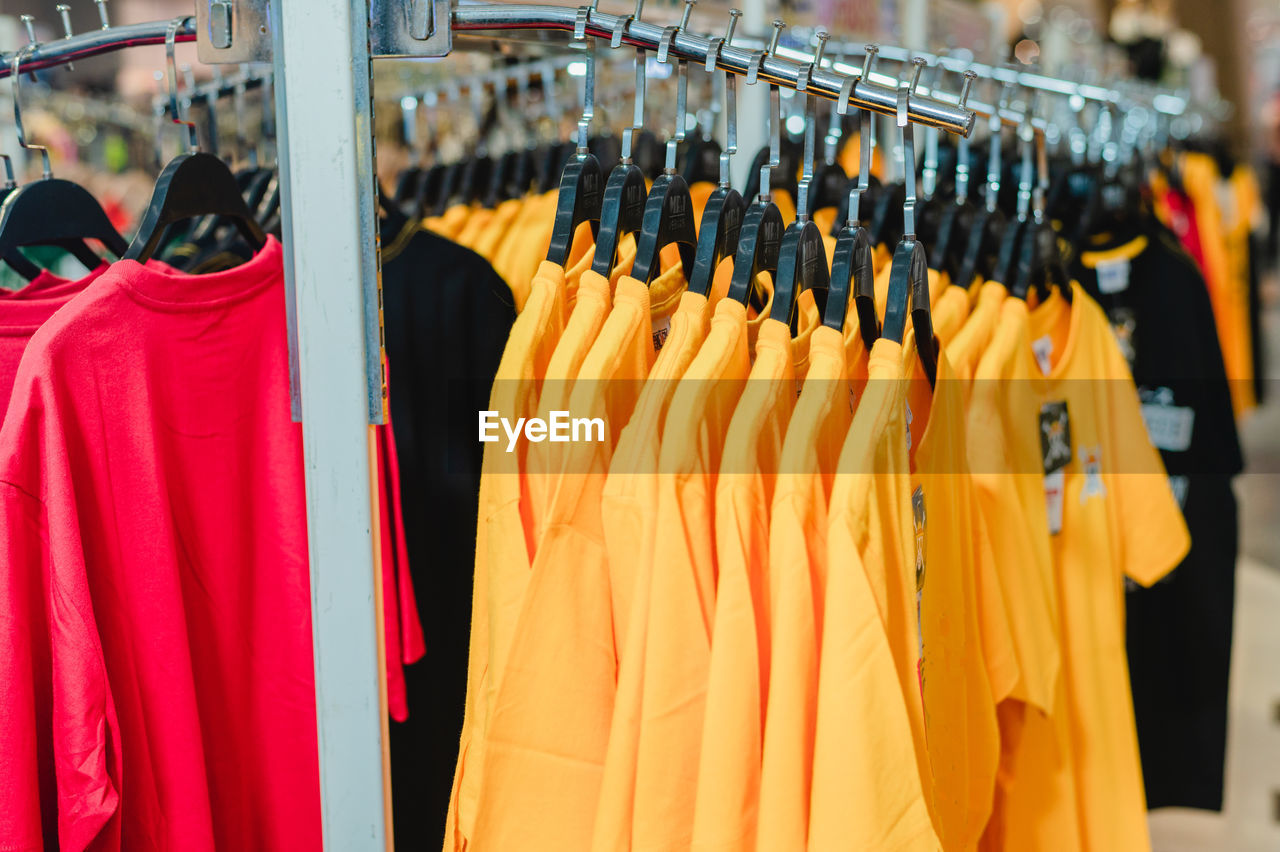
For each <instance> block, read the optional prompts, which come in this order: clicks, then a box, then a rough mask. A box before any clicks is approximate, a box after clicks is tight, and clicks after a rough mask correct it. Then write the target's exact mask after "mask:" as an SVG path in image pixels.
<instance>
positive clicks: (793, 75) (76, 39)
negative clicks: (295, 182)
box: [0, 4, 974, 136]
mask: <svg viewBox="0 0 1280 852" xmlns="http://www.w3.org/2000/svg"><path fill="white" fill-rule="evenodd" d="M577 18H578V8H577V7H574V6H535V5H496V4H493V5H491V4H477V5H470V4H465V5H458V6H455V7H454V9H453V10H452V26H453V30H454V32H455V33H459V34H470V35H478V34H480V33H484V32H495V31H496V32H501V31H521V30H560V31H565V32H569V33H572V31H573V29H574V24H575V22H576V21H577ZM168 26H169V22H168V21H151V22H148V23H142V24H126V25H123V26H112V27H108V28H103V29H99V30H92V31H89V32H85V33H81V34H80V35H75V36H72V37H70V38H63V39H57V40H54V41H50V42H47V43H43V44H40V45H38V46H35V47H31V48H24V50H26V51H27V55H26V58H24V60H23V61H22V64H21V70H22V71H24V72H28V71H39V70H41V69H43V68H50V67H52V66H55V65H62V64H65V63H67V62H72V61H75V60H77V59H84V58H86V57H90V56H97V55H99V54H102V53H109V52H111V51H114V50H119V49H121V48H124V47H134V46H139V45H153V44H154V45H158V44H164V40H165V30H166V28H167V27H168ZM619 27H621V28H622V29H623V30H624V32H623V33H622V37H621V41H622V42H624V43H626V44H628V45H631V46H633V47H644V48H647V49H649V50H653V51H656V50H657V49H658V47H659V45H660V43H661V41H662V35H663V30H664V27H661V26H659V25H657V24H651V23H647V22H645V21H641V20H637V19H634V18H633V17H631V16H621V15H610V14H608V13H606V12H600V11H596V10H591V11H590V12H589V14H588V15H587V21H586V35H589V36H595V37H597V38H604V39H609V38H610V37H612V36H613V34H614V32H615V31H616V30H618V29H619ZM195 38H196V20H195V18H194V17H188V18H186V19H185V20H184V21H183V23H182V24H181V25H180V26H179V28H178V34H177V41H179V42H189V41H195ZM714 41H715V39H713V38H712V37H710V36H705V35H700V34H697V33H693V32H689V31H686V30H681V31H680V32H678V33H677V34H676V35H675V38H674V39H672V41H671V46H670V51H671V52H672V53H674V54H675V55H676V57H677V58H683V59H687V60H690V61H693V62H699V63H705V62H706V60H707V53H708V51H709V50H711V49H712V46H713V42H714ZM762 52H763V51H754V50H748V49H745V48H742V47H736V46H728V45H724V46H721V47H720V48H719V51H718V54H717V56H716V58H715V60H714V61H715V67H716V68H719V69H722V70H724V71H727V72H729V73H731V74H737V75H741V76H746V74H747V72H748V69H749V67H750V66H751V65H752V64H753V61H752V60H753V59H759V54H761V53H762ZM2 58H3V60H4V70H3V71H0V77H4V76H7V75H8V74H9V67H8V66H9V62H8V60H9V59H10V58H11V54H9V53H5V54H3V55H2ZM758 68H759V71H758V74H759V77H760V78H761V79H762V80H764V81H765V82H766V83H776V84H778V85H780V86H786V87H787V88H791V89H794V88H795V87H796V85H797V82H798V80H799V78H800V75H801V72H802V71H805V70H807V68H808V63H806V62H796V61H793V60H791V59H787V58H785V57H782V56H778V55H772V54H771V55H766V56H764V57H763V60H762V61H759V62H758ZM846 79H848V78H847V76H846V75H843V74H839V73H836V72H834V71H832V70H830V69H829V68H821V69H814V71H813V73H812V75H811V76H810V78H809V85H808V90H809V91H811V92H812V93H813V94H815V95H818V96H819V97H823V98H827V99H828V100H836V99H838V98H839V97H840V93H841V89H842V87H843V86H844V84H845V81H846ZM849 103H850V104H851V105H852V106H854V107H856V108H859V109H870V110H873V111H875V112H880V113H884V114H885V115H896V114H897V89H896V88H895V87H892V86H884V85H880V84H877V83H872V82H870V81H861V80H860V81H858V83H857V84H856V85H855V86H853V88H852V94H851V96H850V97H849ZM907 117H908V119H909V120H910V121H912V122H915V123H917V124H921V125H924V126H926V127H937V128H939V129H942V130H947V131H949V132H952V133H961V134H964V135H966V136H967V135H968V134H969V133H970V132H971V131H972V129H973V123H974V114H973V112H972V111H971V110H968V109H965V108H964V107H962V106H960V105H959V104H956V103H947V102H945V101H943V100H940V99H938V98H934V97H926V96H923V95H915V96H913V97H912V98H911V100H910V105H909V109H908V112H907Z"/></svg>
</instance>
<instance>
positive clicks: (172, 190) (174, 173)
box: [124, 18, 267, 263]
mask: <svg viewBox="0 0 1280 852" xmlns="http://www.w3.org/2000/svg"><path fill="white" fill-rule="evenodd" d="M182 23H183V19H182V18H178V19H176V20H175V21H174V22H173V23H171V24H170V25H169V28H168V29H167V30H166V33H165V52H166V54H167V57H168V60H169V102H170V107H171V109H172V111H173V121H174V123H176V124H183V125H185V126H186V127H187V132H188V145H189V147H190V148H191V149H192V152H191V153H186V154H179V155H178V156H177V157H174V158H173V160H171V161H170V162H169V164H168V165H167V166H165V167H164V171H162V172H161V173H160V177H159V178H158V179H157V180H156V186H155V190H154V191H153V192H152V194H151V203H150V204H149V205H148V206H147V212H146V214H145V215H144V216H143V218H142V223H141V224H140V225H139V226H138V233H137V234H136V235H135V236H134V238H133V242H132V243H130V244H129V249H128V251H126V252H125V254H124V257H125V259H127V260H135V261H138V262H139V263H145V262H146V261H148V260H150V259H151V257H152V256H153V255H154V254H155V250H156V248H157V247H158V245H159V242H160V237H161V236H162V235H163V234H164V230H165V228H166V227H167V226H169V225H172V224H174V223H175V222H181V221H183V220H188V219H193V218H195V217H197V216H208V215H220V216H226V217H228V219H229V220H230V222H231V223H232V224H234V225H235V227H236V230H238V231H239V232H240V235H241V236H242V237H244V238H245V240H246V241H247V242H248V243H249V245H250V246H251V247H252V248H253V249H254V250H255V251H257V250H258V249H259V248H261V247H262V246H263V245H265V244H266V241H267V235H266V233H265V232H264V231H263V230H262V227H261V226H260V225H259V224H258V222H257V220H256V219H254V217H253V214H252V213H251V212H250V210H249V208H248V206H247V205H246V204H245V202H244V196H242V195H241V194H240V186H239V184H237V183H236V178H235V175H233V174H232V173H231V169H229V168H228V167H227V164H226V163H224V162H222V160H219V159H218V158H217V157H215V156H213V155H212V154H204V153H200V152H198V151H195V150H194V149H195V147H196V128H195V125H194V124H193V123H191V122H189V121H183V120H182V118H181V117H180V114H179V111H178V92H177V72H176V68H175V67H174V58H173V49H174V43H175V37H176V35H177V31H178V27H179V26H181V25H182Z"/></svg>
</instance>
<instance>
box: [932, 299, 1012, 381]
mask: <svg viewBox="0 0 1280 852" xmlns="http://www.w3.org/2000/svg"><path fill="white" fill-rule="evenodd" d="M977 294H978V297H977V299H976V300H975V301H974V303H973V311H972V313H970V314H969V318H968V319H967V320H965V322H964V325H962V326H961V327H960V330H959V331H957V332H956V333H955V334H954V335H953V336H952V337H951V339H950V340H949V341H947V345H946V349H947V359H948V360H949V361H951V367H952V369H953V370H954V371H955V374H956V377H957V378H959V379H960V380H962V381H964V382H966V383H967V382H969V381H972V380H973V374H974V371H975V370H976V369H977V368H978V360H979V359H980V358H981V357H982V353H983V352H984V351H986V348H987V344H988V343H990V342H991V335H992V334H994V333H995V330H996V324H997V323H998V322H999V320H1000V305H1001V303H1002V302H1004V300H1005V297H1006V296H1008V295H1009V291H1008V290H1006V289H1005V287H1004V285H1003V284H1000V283H999V282H996V281H988V282H986V283H984V284H983V285H982V286H981V287H978V288H977ZM968 399H969V388H968V387H967V385H966V387H965V401H966V403H967V402H968Z"/></svg>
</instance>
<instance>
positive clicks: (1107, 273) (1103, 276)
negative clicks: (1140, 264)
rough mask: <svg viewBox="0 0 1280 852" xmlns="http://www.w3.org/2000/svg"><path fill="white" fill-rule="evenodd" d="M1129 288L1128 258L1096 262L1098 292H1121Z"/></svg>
mask: <svg viewBox="0 0 1280 852" xmlns="http://www.w3.org/2000/svg"><path fill="white" fill-rule="evenodd" d="M1128 289H1129V258H1127V257H1121V258H1117V259H1115V260H1107V261H1103V262H1101V263H1099V264H1098V292H1100V293H1123V292H1124V291H1125V290H1128Z"/></svg>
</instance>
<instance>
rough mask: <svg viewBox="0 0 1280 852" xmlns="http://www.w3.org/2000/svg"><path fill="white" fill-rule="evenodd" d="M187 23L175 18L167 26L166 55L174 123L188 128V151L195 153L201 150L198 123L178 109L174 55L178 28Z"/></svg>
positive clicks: (165, 37)
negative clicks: (197, 131)
mask: <svg viewBox="0 0 1280 852" xmlns="http://www.w3.org/2000/svg"><path fill="white" fill-rule="evenodd" d="M185 23H186V18H174V19H173V20H172V21H170V22H169V26H168V27H166V28H165V31H164V55H165V61H166V62H167V63H168V66H169V110H170V112H171V113H172V115H173V123H174V124H181V125H184V126H185V127H186V128H187V150H188V153H192V154H194V153H195V152H196V151H199V150H200V145H199V139H198V138H197V136H196V123H195V122H194V121H188V120H184V119H183V117H182V113H181V112H180V111H179V109H178V62H177V59H176V58H175V56H174V49H175V47H176V45H177V43H178V30H179V29H180V28H181V27H182V26H183V24H185Z"/></svg>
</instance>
